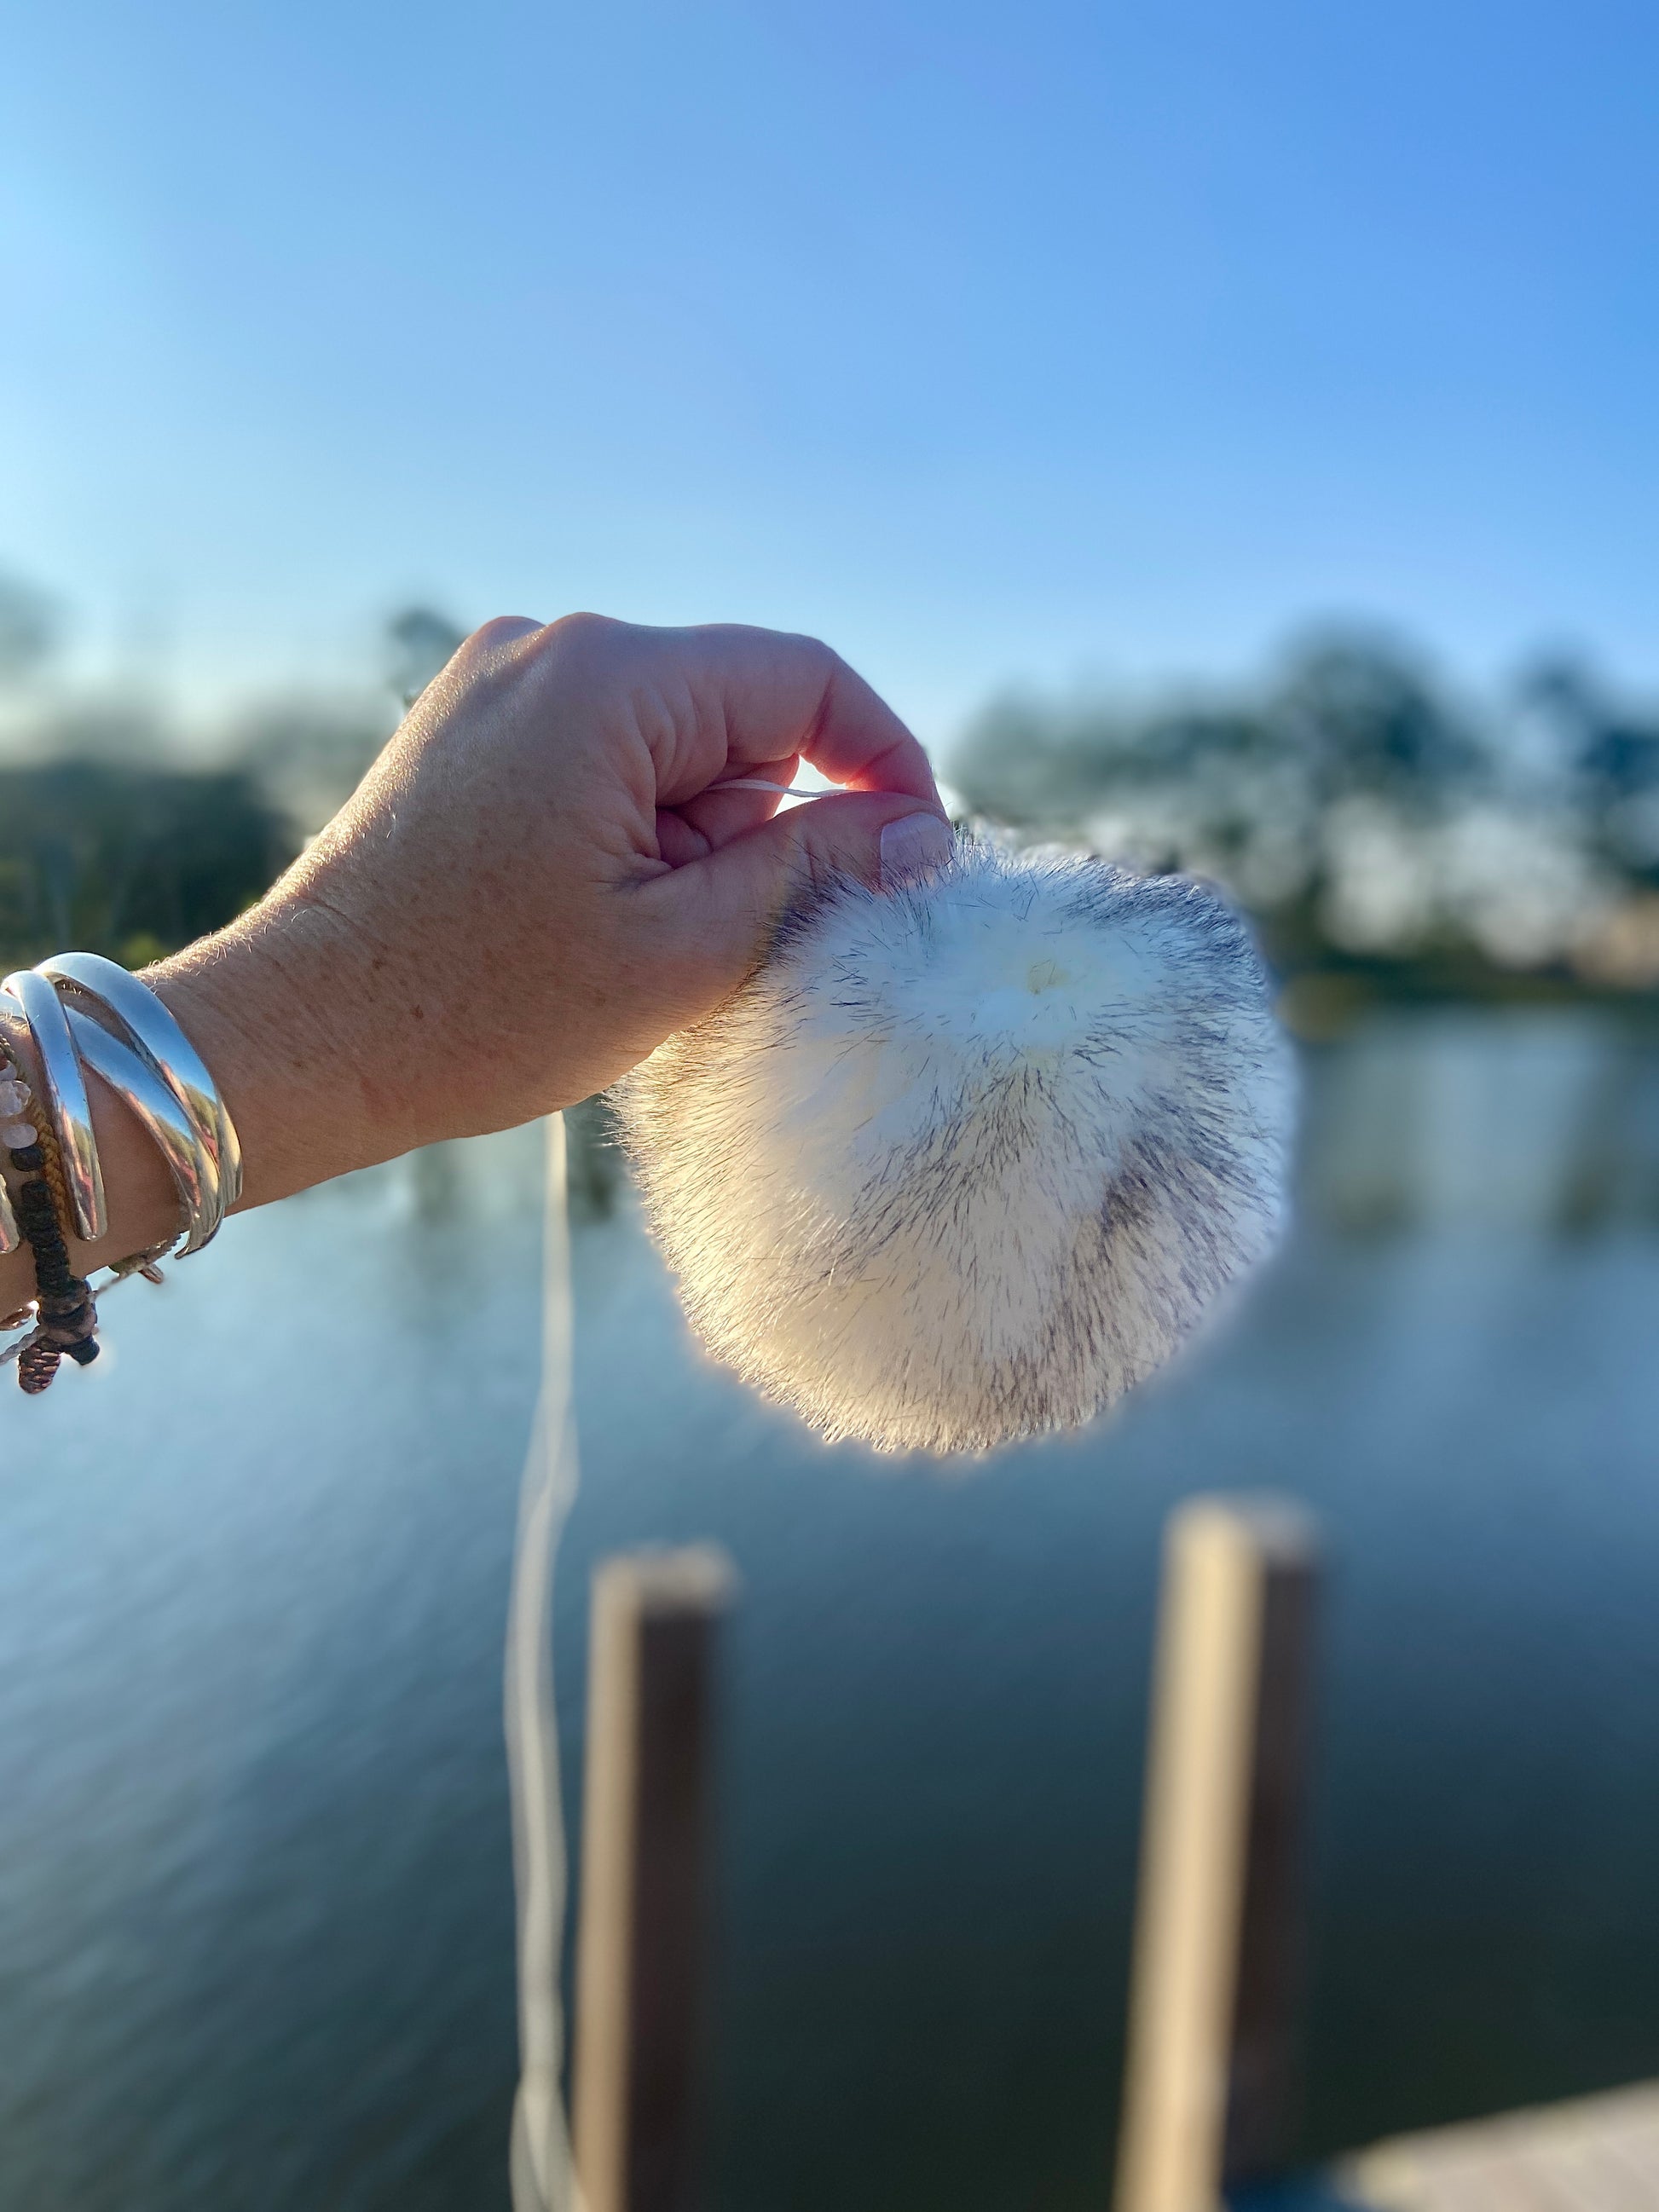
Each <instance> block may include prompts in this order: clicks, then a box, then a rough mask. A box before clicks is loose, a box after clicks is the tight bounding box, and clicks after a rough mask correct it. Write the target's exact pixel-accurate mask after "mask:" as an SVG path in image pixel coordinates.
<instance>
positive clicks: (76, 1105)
mask: <svg viewBox="0 0 1659 2212" xmlns="http://www.w3.org/2000/svg"><path fill="white" fill-rule="evenodd" d="M0 990H3V991H5V992H7V993H8V994H9V995H10V996H11V997H12V998H13V999H14V1000H15V1001H16V1003H17V1005H18V1006H19V1008H20V1009H21V1012H22V1016H23V1018H24V1020H25V1021H26V1022H27V1024H28V1026H29V1035H30V1036H32V1037H33V1040H34V1051H35V1058H36V1060H37V1062H38V1064H39V1066H40V1103H41V1104H42V1105H43V1106H44V1107H45V1109H46V1116H47V1119H48V1120H49V1121H51V1123H52V1133H53V1134H54V1135H55V1136H56V1137H57V1139H58V1150H59V1151H60V1152H62V1153H63V1156H64V1178H65V1180H66V1181H67V1182H68V1184H69V1193H70V1206H71V1207H72V1209H73V1211H74V1214H75V1228H76V1235H77V1236H78V1237H80V1238H81V1241H82V1243H84V1244H95V1243H98V1241H99V1239H100V1237H102V1236H103V1234H104V1231H105V1228H106V1217H105V1212H104V1178H103V1176H102V1174H101V1172H100V1169H99V1165H98V1146H97V1142H96V1140H95V1139H94V1136H93V1133H92V1107H91V1105H90V1103H89V1102H88V1097H87V1085H86V1078H85V1077H84V1076H83V1075H82V1073H81V1057H80V1054H78V1053H77V1052H76V1049H75V1041H74V1039H73V1038H72V1037H71V1036H70V1026H69V1017H68V1015H67V1014H66V1013H65V1012H64V1009H63V1007H62V1006H60V1005H59V1003H58V994H57V992H56V991H54V990H53V989H52V985H51V984H50V983H49V982H48V981H46V977H45V976H44V975H41V974H40V971H39V969H33V968H20V969H16V970H15V971H14V973H13V974H11V975H8V976H7V978H6V980H5V981H4V982H3V983H0Z"/></svg>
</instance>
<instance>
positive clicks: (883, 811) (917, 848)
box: [637, 793, 953, 988]
mask: <svg viewBox="0 0 1659 2212" xmlns="http://www.w3.org/2000/svg"><path fill="white" fill-rule="evenodd" d="M952 843H953V840H952V836H951V830H950V828H949V826H948V824H947V823H945V822H944V821H943V820H942V819H941V817H939V815H938V814H937V813H935V812H934V811H933V808H932V807H923V806H919V805H917V802H916V799H915V797H914V796H912V795H910V794H908V793H884V794H881V795H879V796H878V795H876V794H874V793H870V794H867V795H866V794H854V793H848V794H846V795H840V794H837V795H836V796H833V797H830V798H827V799H814V800H813V801H812V802H811V805H806V806H799V807H796V808H795V809H793V811H791V812H790V813H787V814H783V815H780V816H779V817H777V818H776V819H775V820H774V821H771V822H769V823H765V824H763V826H762V827H760V828H758V829H752V830H750V832H749V833H748V834H747V835H746V836H739V837H736V838H733V839H732V841H731V842H730V843H728V844H726V845H723V846H721V847H720V848H719V849H718V850H717V851H714V852H711V853H709V854H707V855H705V856H704V857H702V858H701V859H698V860H692V861H690V862H689V863H687V864H686V865H684V866H679V867H677V868H675V869H674V871H673V872H672V873H671V874H669V875H663V876H659V877H656V878H653V880H652V881H650V882H649V883H647V884H642V885H641V887H640V890H639V892H638V894H637V896H639V898H640V901H641V908H642V909H643V910H644V911H645V912H646V913H647V914H648V915H650V916H651V919H652V922H653V933H655V934H657V935H658V936H659V943H660V945H661V948H662V950H661V955H660V957H665V958H672V957H673V956H674V952H675V951H676V950H677V949H679V948H695V950H696V957H698V959H699V960H700V961H703V962H707V963H713V965H714V967H715V968H716V969H718V970H719V971H720V975H721V978H722V981H723V982H724V984H725V986H726V987H728V988H729V987H732V986H733V985H735V984H736V983H737V982H738V981H740V980H741V979H742V978H743V976H744V975H747V974H748V973H749V972H750V969H752V968H753V967H754V965H755V963H757V961H758V960H759V959H760V958H761V957H762V956H763V953H764V951H765V950H766V945H767V940H768V939H769V935H770V933H771V931H772V929H773V927H775V923H776V921H777V919H778V916H779V915H781V913H783V912H784V910H785V909H786V908H787V907H788V906H789V905H791V904H792V903H793V902H795V901H797V900H799V899H800V898H802V897H804V896H807V895H809V894H810V893H811V891H812V890H814V889H816V888H817V887H818V886H820V885H823V884H829V883H831V882H834V881H835V880H836V879H837V878H842V877H848V876H850V877H852V878H854V879H855V880H856V881H859V882H861V883H864V884H868V885H869V886H870V888H871V889H872V890H892V889H893V888H895V887H896V885H897V884H901V883H903V882H906V881H910V880H914V879H915V878H918V877H921V876H924V875H926V874H927V873H928V872H931V871H932V870H933V869H934V868H937V867H939V866H941V865H942V864H943V863H944V861H945V860H947V859H948V858H949V856H950V853H951V848H952ZM664 857H665V858H667V857H668V855H667V854H666V852H665V854H664Z"/></svg>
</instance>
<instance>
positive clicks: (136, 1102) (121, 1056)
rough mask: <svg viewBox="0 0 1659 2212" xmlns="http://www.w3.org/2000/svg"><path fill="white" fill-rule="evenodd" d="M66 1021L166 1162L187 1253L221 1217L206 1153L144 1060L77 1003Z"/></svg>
mask: <svg viewBox="0 0 1659 2212" xmlns="http://www.w3.org/2000/svg"><path fill="white" fill-rule="evenodd" d="M69 1025H70V1036H72V1037H73V1038H74V1040H75V1044H76V1050H77V1051H78V1052H79V1053H80V1055H81V1058H82V1061H83V1062H84V1063H85V1065H86V1066H88V1067H89V1068H90V1069H91V1070H92V1072H93V1073H94V1075H96V1076H100V1077H101V1078H102V1079H103V1080H104V1082H105V1083H106V1084H107V1085H108V1086H109V1088H110V1089H111V1090H112V1091H113V1092H114V1093H115V1095H116V1097H118V1099H119V1100H120V1101H121V1103H122V1104H123V1105H124V1106H125V1108H126V1109H127V1110H128V1111H129V1112H130V1113H131V1115H132V1116H133V1118H134V1119H135V1120H136V1121H137V1122H138V1123H139V1125H140V1127H142V1128H143V1130H144V1132H145V1133H146V1134H147V1135H148V1136H149V1138H150V1139H151V1140H152V1142H153V1143H154V1144H155V1148H156V1150H157V1151H158V1152H160V1153H161V1158H163V1159H164V1160H165V1161H166V1162H167V1171H168V1173H169V1174H170V1175H171V1176H172V1177H173V1187H174V1188H175V1189H176V1190H177V1191H178V1194H179V1206H180V1207H181V1209H182V1212H183V1218H184V1227H185V1242H184V1243H182V1244H181V1245H180V1246H179V1251H178V1254H177V1256H178V1257H179V1259H181V1260H184V1259H188V1258H189V1256H190V1255H191V1253H192V1252H199V1251H200V1250H201V1249H202V1248H203V1247H204V1245H206V1244H210V1243H212V1242H213V1239H214V1238H215V1237H216V1236H217V1235H218V1233H219V1225H220V1224H221V1223H222V1221H223V1219H224V1218H225V1209H224V1206H223V1205H222V1202H221V1189H220V1182H219V1171H218V1169H217V1167H216V1164H215V1163H214V1161H213V1158H212V1156H211V1155H210V1152H209V1151H208V1149H207V1146H205V1145H204V1144H203V1143H201V1142H200V1141H199V1139H197V1133H196V1125H195V1123H194V1122H193V1121H191V1117H190V1115H188V1114H187V1113H186V1112H185V1109H184V1108H183V1107H182V1106H181V1105H180V1104H179V1101H178V1099H177V1098H176V1097H174V1096H173V1091H171V1090H170V1089H169V1087H168V1086H167V1084H165V1083H164V1082H163V1081H162V1080H161V1077H160V1076H159V1075H157V1074H156V1073H155V1071H154V1069H153V1068H151V1066H149V1062H148V1061H147V1060H140V1058H139V1057H138V1055H137V1053H136V1052H132V1051H131V1050H129V1048H127V1047H126V1046H125V1044H123V1043H122V1042H121V1040H120V1038H119V1037H118V1036H112V1034H111V1033H110V1031H109V1030H106V1029H102V1028H100V1026H99V1024H97V1023H96V1022H95V1021H94V1019H93V1018H92V1017H91V1015H90V1014H83V1013H82V1012H81V1010H80V1008H79V1007H78V1006H71V1007H70V1009H69Z"/></svg>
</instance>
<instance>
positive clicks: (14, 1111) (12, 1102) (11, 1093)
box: [0, 1077, 29, 1121]
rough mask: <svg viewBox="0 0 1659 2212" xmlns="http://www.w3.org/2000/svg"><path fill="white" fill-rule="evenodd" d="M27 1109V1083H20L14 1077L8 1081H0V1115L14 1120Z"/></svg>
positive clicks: (25, 1112) (8, 1119)
mask: <svg viewBox="0 0 1659 2212" xmlns="http://www.w3.org/2000/svg"><path fill="white" fill-rule="evenodd" d="M28 1110H29V1087H28V1085H27V1083H20V1082H19V1081H18V1080H17V1079H16V1078H15V1077H14V1078H13V1079H11V1080H10V1081H9V1082H6V1083H0V1115H4V1116H5V1118H6V1120H7V1121H16V1119H17V1117H18V1115H20V1114H27V1112H28Z"/></svg>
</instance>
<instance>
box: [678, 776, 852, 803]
mask: <svg viewBox="0 0 1659 2212" xmlns="http://www.w3.org/2000/svg"><path fill="white" fill-rule="evenodd" d="M832 788H833V787H832ZM721 791H769V792H770V793H772V794H773V796H774V797H775V798H777V799H827V798H829V796H830V793H829V791H826V790H825V788H824V787H823V785H822V784H821V783H820V784H811V785H808V784H804V783H769V782H768V781H766V778H765V777H764V776H763V775H728V776H726V777H723V778H722V779H721V781H720V782H719V783H711V784H710V785H709V786H708V789H707V790H706V791H703V792H702V793H700V794H699V796H700V797H702V798H703V799H708V798H711V797H712V796H713V795H714V793H717V792H721Z"/></svg>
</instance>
